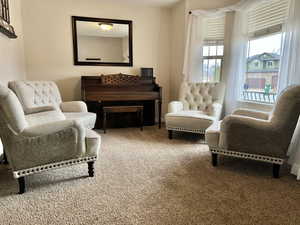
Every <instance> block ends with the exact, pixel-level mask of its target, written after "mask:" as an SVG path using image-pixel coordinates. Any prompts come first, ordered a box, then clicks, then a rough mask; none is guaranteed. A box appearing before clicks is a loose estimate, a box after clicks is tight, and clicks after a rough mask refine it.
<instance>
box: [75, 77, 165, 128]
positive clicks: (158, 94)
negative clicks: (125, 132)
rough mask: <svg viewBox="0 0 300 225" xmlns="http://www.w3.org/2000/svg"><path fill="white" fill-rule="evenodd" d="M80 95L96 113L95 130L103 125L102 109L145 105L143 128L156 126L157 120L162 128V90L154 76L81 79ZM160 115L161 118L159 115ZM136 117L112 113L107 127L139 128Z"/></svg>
mask: <svg viewBox="0 0 300 225" xmlns="http://www.w3.org/2000/svg"><path fill="white" fill-rule="evenodd" d="M81 96H82V100H83V101H85V102H86V103H87V106H88V110H89V111H90V112H94V113H97V122H96V127H95V128H96V129H101V128H102V126H103V107H105V106H129V105H142V106H143V107H144V125H145V126H152V125H155V121H156V118H157V117H158V123H159V128H160V127H161V105H162V88H161V87H160V86H159V85H158V84H156V82H155V78H153V77H141V76H134V75H126V74H110V75H101V76H82V77H81ZM157 114H158V115H157ZM135 116H136V115H134V114H131V113H122V114H121V113H120V114H111V115H110V118H108V121H107V127H130V126H137V120H136V118H135Z"/></svg>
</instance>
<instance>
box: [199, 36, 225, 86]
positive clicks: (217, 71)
mask: <svg viewBox="0 0 300 225" xmlns="http://www.w3.org/2000/svg"><path fill="white" fill-rule="evenodd" d="M223 56H224V44H223V41H210V42H206V43H205V45H204V47H203V78H204V81H206V82H219V81H220V80H221V70H222V62H223Z"/></svg>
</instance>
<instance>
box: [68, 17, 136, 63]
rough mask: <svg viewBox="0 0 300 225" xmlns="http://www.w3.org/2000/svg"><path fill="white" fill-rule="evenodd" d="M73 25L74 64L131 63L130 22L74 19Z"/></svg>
mask: <svg viewBox="0 0 300 225" xmlns="http://www.w3.org/2000/svg"><path fill="white" fill-rule="evenodd" d="M128 22H130V21H128ZM75 26H76V28H75V29H76V37H75V38H76V41H75V42H76V43H75V42H74V45H75V44H76V46H74V48H76V49H75V64H76V65H108V66H113V65H117V66H118V65H119V66H131V65H132V50H131V46H132V43H131V41H132V40H131V38H130V37H131V34H130V31H131V28H130V23H124V21H123V23H116V22H113V20H111V21H110V20H108V19H103V21H101V19H97V21H82V20H76V21H75Z"/></svg>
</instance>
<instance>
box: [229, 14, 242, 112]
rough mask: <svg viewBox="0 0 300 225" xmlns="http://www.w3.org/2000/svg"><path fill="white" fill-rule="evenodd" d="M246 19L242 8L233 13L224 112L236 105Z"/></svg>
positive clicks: (231, 109)
mask: <svg viewBox="0 0 300 225" xmlns="http://www.w3.org/2000/svg"><path fill="white" fill-rule="evenodd" d="M246 34H247V21H246V18H245V13H243V11H242V10H239V11H236V12H235V15H234V25H233V32H232V35H231V39H230V42H229V43H230V47H229V49H230V52H229V54H228V55H229V58H228V59H225V60H228V63H227V65H228V68H224V73H225V76H226V78H227V79H226V87H227V88H226V90H227V91H226V96H225V103H224V104H225V106H224V107H225V114H226V115H227V114H231V113H232V111H233V110H234V109H236V107H237V101H238V94H239V88H240V87H239V85H238V84H240V83H241V82H240V79H242V76H241V74H244V72H245V69H246V66H245V65H246V60H247V35H246Z"/></svg>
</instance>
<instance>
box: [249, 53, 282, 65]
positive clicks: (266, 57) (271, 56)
mask: <svg viewBox="0 0 300 225" xmlns="http://www.w3.org/2000/svg"><path fill="white" fill-rule="evenodd" d="M256 59H257V60H259V61H272V60H273V61H278V60H280V55H278V54H277V53H268V52H264V53H262V54H257V55H253V56H251V57H249V58H248V63H249V62H252V61H253V60H256Z"/></svg>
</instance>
